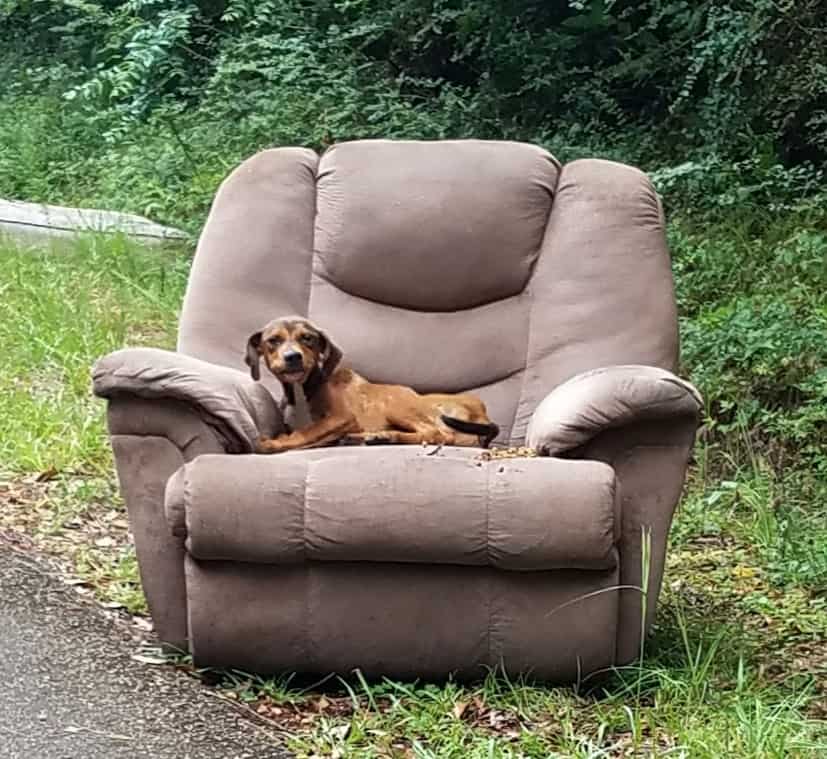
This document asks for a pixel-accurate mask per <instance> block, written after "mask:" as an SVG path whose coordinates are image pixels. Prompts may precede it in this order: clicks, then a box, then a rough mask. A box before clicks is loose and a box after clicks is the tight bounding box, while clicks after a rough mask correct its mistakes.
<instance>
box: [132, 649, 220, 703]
mask: <svg viewBox="0 0 827 759" xmlns="http://www.w3.org/2000/svg"><path fill="white" fill-rule="evenodd" d="M129 658H130V659H134V660H135V661H139V662H141V664H153V665H160V664H166V663H167V661H168V660H167V658H166V657H165V656H161V655H159V654H132V656H130V657H129ZM229 695H230V694H229V693H228V694H227V696H229Z"/></svg>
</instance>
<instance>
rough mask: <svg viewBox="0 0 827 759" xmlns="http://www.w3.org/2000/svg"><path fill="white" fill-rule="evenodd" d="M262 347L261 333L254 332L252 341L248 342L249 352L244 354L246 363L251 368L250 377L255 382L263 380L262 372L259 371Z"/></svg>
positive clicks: (251, 337)
mask: <svg viewBox="0 0 827 759" xmlns="http://www.w3.org/2000/svg"><path fill="white" fill-rule="evenodd" d="M260 346H261V331H259V332H253V334H252V335H250V339H249V340H247V352H246V353H245V354H244V362H245V363H246V364H247V366H249V367H250V376H251V377H252V378H253V379H254V380H259V379H261V372H260V371H259V359H261V354H260V353H259V352H258V349H259V347H260Z"/></svg>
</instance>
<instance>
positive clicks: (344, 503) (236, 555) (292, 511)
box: [166, 446, 620, 571]
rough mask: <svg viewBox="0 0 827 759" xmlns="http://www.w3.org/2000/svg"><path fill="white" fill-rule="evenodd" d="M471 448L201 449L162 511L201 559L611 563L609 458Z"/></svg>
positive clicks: (548, 565) (615, 496) (524, 565)
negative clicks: (495, 454)
mask: <svg viewBox="0 0 827 759" xmlns="http://www.w3.org/2000/svg"><path fill="white" fill-rule="evenodd" d="M479 454H480V451H479V450H477V449H460V448H444V449H440V450H438V451H436V452H435V453H434V452H429V451H428V450H426V449H424V448H422V447H419V446H381V447H370V448H325V449H316V450H308V451H293V452H289V453H284V454H278V455H274V456H258V455H242V456H238V455H235V456H233V455H204V456H199V457H198V458H197V459H195V460H194V461H191V462H190V463H188V464H185V465H184V466H182V467H181V468H180V469H179V470H178V471H177V472H176V473H175V474H173V475H172V477H171V478H170V480H169V481H168V483H167V487H166V510H167V518H168V520H169V522H170V525H171V527H172V530H173V532H174V533H175V534H176V535H178V536H181V537H184V538H185V539H186V548H187V550H188V552H189V553H190V555H191V556H193V557H194V558H195V559H199V560H230V561H240V562H253V563H265V564H300V563H303V562H307V561H348V562H352V561H369V562H414V563H428V564H457V565H469V566H491V567H496V568H499V569H504V570H522V571H528V570H548V569H587V570H605V569H611V568H613V567H614V566H615V563H616V552H615V550H614V544H615V542H616V539H617V534H618V533H617V531H618V524H619V515H618V508H619V502H620V498H619V493H618V492H617V491H618V488H617V485H616V481H615V474H614V470H613V469H612V468H611V467H610V466H608V465H606V464H603V463H600V462H596V461H570V460H564V459H555V458H523V459H494V460H489V461H484V460H481V459H480V456H479Z"/></svg>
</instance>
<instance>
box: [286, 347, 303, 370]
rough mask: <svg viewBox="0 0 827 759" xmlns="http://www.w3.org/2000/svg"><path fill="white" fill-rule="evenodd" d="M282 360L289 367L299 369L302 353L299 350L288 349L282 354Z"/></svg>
mask: <svg viewBox="0 0 827 759" xmlns="http://www.w3.org/2000/svg"><path fill="white" fill-rule="evenodd" d="M282 360H283V361H284V365H285V366H286V367H288V368H289V369H301V366H302V354H301V353H300V352H299V351H288V352H287V353H285V354H284V355H283V356H282Z"/></svg>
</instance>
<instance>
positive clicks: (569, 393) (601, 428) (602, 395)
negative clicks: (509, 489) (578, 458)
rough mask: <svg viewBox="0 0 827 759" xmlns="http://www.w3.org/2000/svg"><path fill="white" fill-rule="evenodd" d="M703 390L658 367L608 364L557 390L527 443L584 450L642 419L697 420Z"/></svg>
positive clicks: (535, 419) (551, 449)
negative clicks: (604, 434) (612, 431)
mask: <svg viewBox="0 0 827 759" xmlns="http://www.w3.org/2000/svg"><path fill="white" fill-rule="evenodd" d="M702 406H703V400H702V398H701V394H700V393H699V392H698V391H697V390H696V389H695V387H694V386H693V385H692V384H691V383H690V382H687V381H686V380H682V379H680V378H678V377H676V376H675V375H674V374H672V373H671V372H668V371H666V370H664V369H658V368H657V367H654V366H638V365H627V366H607V367H603V368H600V369H594V370H592V371H589V372H583V373H582V374H578V375H576V376H575V377H572V378H571V379H570V380H568V381H566V382H564V383H563V384H562V385H559V386H558V387H556V388H555V389H554V390H552V391H551V392H550V393H549V394H548V395H547V396H546V397H545V399H543V401H542V402H541V403H540V405H539V406H538V407H537V409H536V410H535V412H534V415H533V416H532V418H531V422H530V423H529V426H528V432H527V435H526V442H527V444H528V445H529V446H531V447H532V448H536V449H537V450H538V451H540V452H541V453H543V454H544V455H548V456H559V455H560V454H563V453H565V452H567V451H572V450H574V449H577V448H581V447H583V446H585V445H586V444H588V443H589V442H590V441H591V440H592V439H593V438H595V437H597V436H598V435H599V434H600V433H602V432H605V431H606V430H609V429H614V428H617V427H625V426H628V425H633V424H637V423H640V422H655V421H660V420H668V419H678V418H686V417H688V418H690V419H695V420H696V422H695V423H696V425H697V421H698V420H699V418H700V411H701V408H702Z"/></svg>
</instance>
